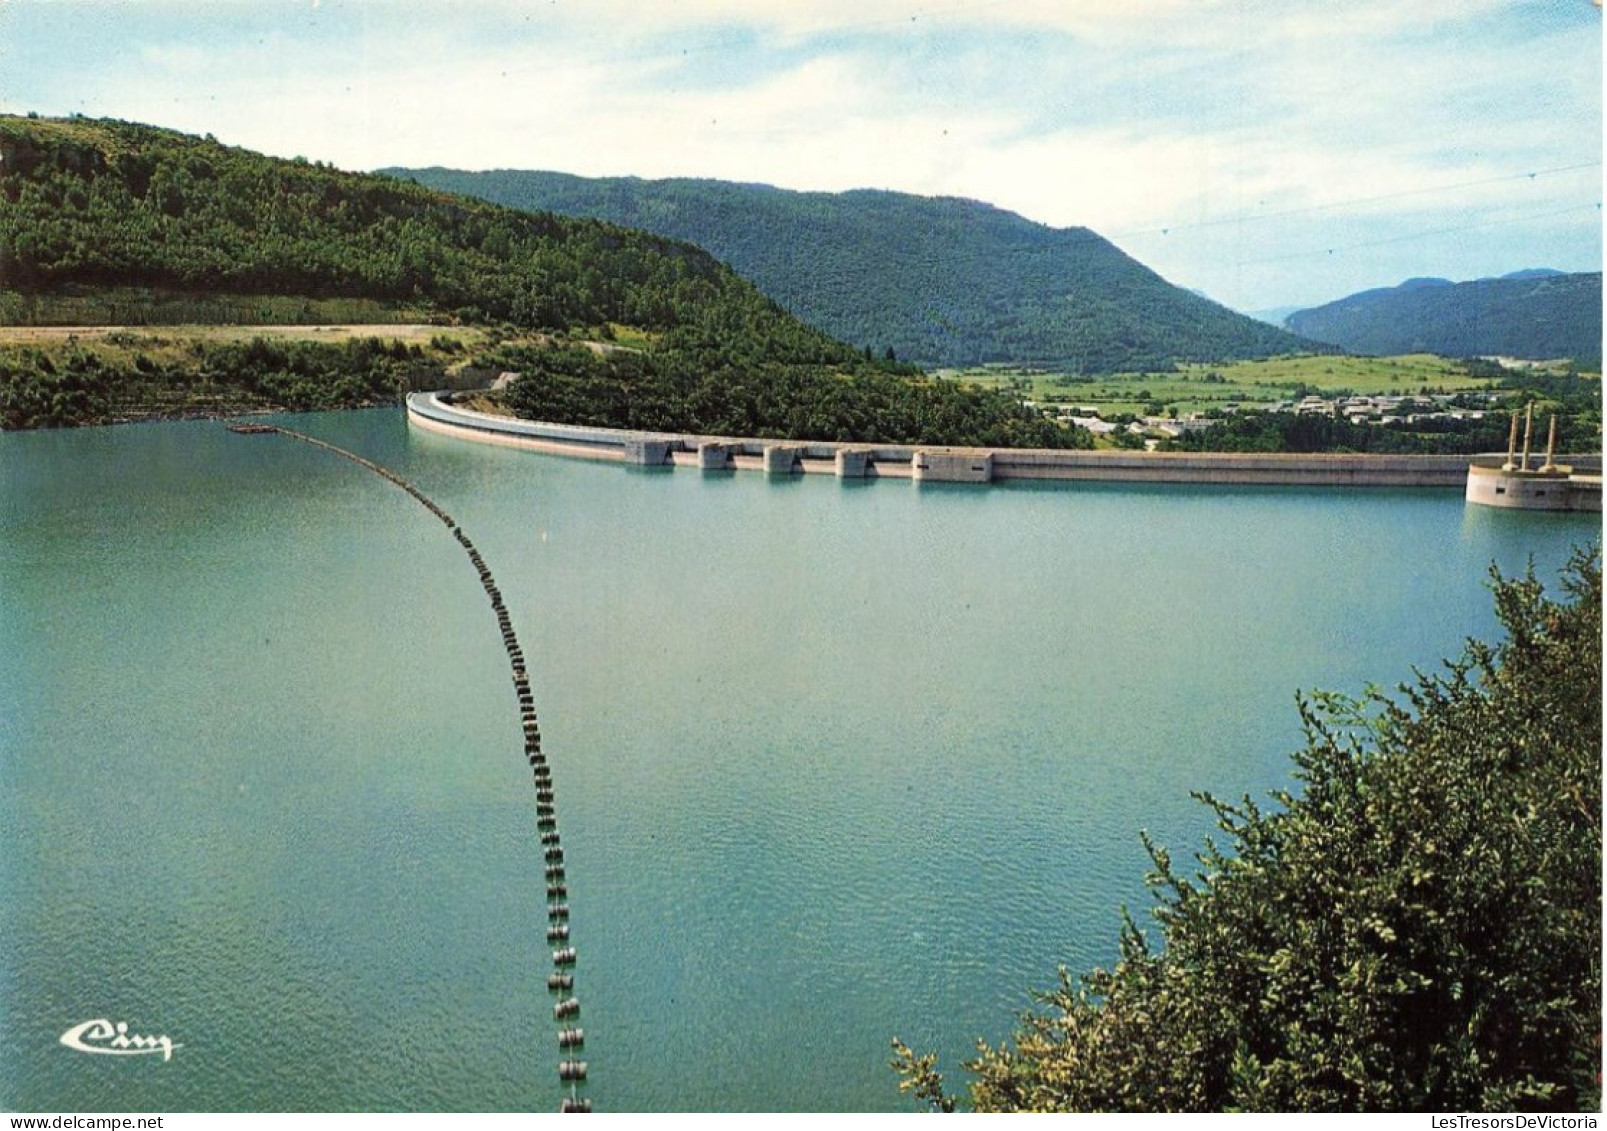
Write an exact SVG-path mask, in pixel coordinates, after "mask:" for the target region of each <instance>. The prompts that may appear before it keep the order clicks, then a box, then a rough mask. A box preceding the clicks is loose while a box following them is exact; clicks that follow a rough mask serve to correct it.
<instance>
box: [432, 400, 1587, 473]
mask: <svg viewBox="0 0 1607 1131" xmlns="http://www.w3.org/2000/svg"><path fill="white" fill-rule="evenodd" d="M407 416H408V421H409V422H410V423H411V424H413V425H415V426H417V427H420V428H425V429H428V430H430V431H436V432H441V433H443V434H446V435H450V436H456V437H458V438H460V439H466V440H478V441H480V442H482V443H493V444H506V445H510V446H513V447H523V448H529V449H532V450H535V451H543V452H548V453H550V454H553V455H565V456H576V457H580V458H585V459H601V460H614V461H618V462H623V463H627V464H632V465H637V466H652V467H656V466H663V465H672V466H678V467H696V468H703V469H705V470H715V469H726V468H732V469H736V470H752V471H768V472H769V473H770V474H771V475H776V474H795V473H799V472H802V473H805V474H822V475H835V476H837V477H839V478H843V479H858V478H908V479H914V480H916V481H918V482H923V483H995V482H1001V481H1004V480H1013V479H1026V480H1033V479H1039V480H1083V481H1088V482H1110V483H1199V484H1217V485H1224V486H1229V485H1237V486H1296V487H1441V488H1445V489H1447V490H1450V489H1454V490H1458V491H1463V490H1465V489H1466V486H1467V479H1468V457H1467V456H1465V455H1369V454H1358V453H1341V454H1321V455H1301V454H1291V453H1241V452H1130V451H1067V450H1061V449H1046V448H958V447H935V446H928V445H910V444H866V443H841V444H839V443H830V442H824V441H818V442H817V441H803V440H775V439H768V440H767V439H758V438H740V437H732V436H694V435H683V434H677V433H662V432H649V433H644V432H628V431H622V430H618V429H611V428H588V427H582V426H578V425H570V424H547V423H542V422H539V421H533V420H515V419H513V418H511V417H503V416H493V415H490V414H488V413H482V412H474V411H472V410H468V409H463V408H458V407H456V406H454V405H452V404H450V403H447V402H446V401H444V400H442V395H441V394H439V393H413V394H411V395H410V396H409V397H408V398H407ZM722 457H723V458H722ZM1598 466H1599V463H1598ZM783 467H785V468H786V470H783Z"/></svg>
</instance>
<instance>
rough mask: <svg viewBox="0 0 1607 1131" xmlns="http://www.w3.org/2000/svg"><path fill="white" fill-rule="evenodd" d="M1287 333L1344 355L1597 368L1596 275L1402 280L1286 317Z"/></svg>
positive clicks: (1534, 274) (1535, 274) (1598, 312)
mask: <svg viewBox="0 0 1607 1131" xmlns="http://www.w3.org/2000/svg"><path fill="white" fill-rule="evenodd" d="M1287 325H1288V326H1289V328H1290V329H1292V330H1294V331H1296V332H1297V333H1300V334H1304V335H1305V336H1307V337H1310V338H1316V339H1317V340H1319V341H1323V342H1331V343H1332V344H1334V345H1337V346H1341V347H1343V348H1344V349H1345V350H1347V351H1348V352H1351V353H1366V354H1379V355H1384V354H1402V353H1438V354H1443V355H1445V356H1447V357H1486V356H1502V357H1519V358H1529V359H1532V360H1554V359H1558V358H1569V359H1571V360H1573V361H1575V362H1577V363H1578V364H1579V365H1581V366H1583V367H1586V368H1591V369H1599V368H1600V367H1601V273H1600V272H1596V273H1594V274H1580V275H1563V274H1556V273H1548V272H1537V271H1523V272H1517V273H1515V274H1513V275H1509V276H1507V277H1506V278H1502V279H1479V280H1476V281H1474V282H1471V283H1452V282H1449V281H1448V280H1445V279H1409V280H1407V281H1406V282H1405V283H1402V284H1401V285H1400V286H1398V287H1388V288H1382V289H1379V290H1372V291H1363V292H1361V293H1360V294H1354V295H1351V296H1349V297H1348V298H1342V299H1340V300H1338V301H1337V302H1331V303H1328V304H1327V305H1326V306H1319V307H1315V308H1313V309H1311V310H1302V311H1298V312H1296V313H1294V314H1291V315H1290V316H1289V318H1288V320H1287Z"/></svg>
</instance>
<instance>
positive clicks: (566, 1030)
mask: <svg viewBox="0 0 1607 1131" xmlns="http://www.w3.org/2000/svg"><path fill="white" fill-rule="evenodd" d="M228 428H229V430H230V431H231V432H237V433H240V434H242V435H267V434H277V435H280V436H288V437H289V438H291V439H292V440H300V441H301V442H302V443H304V444H311V445H312V446H313V447H315V448H323V449H325V450H326V451H330V452H333V453H334V454H335V455H338V456H340V457H342V458H343V459H348V460H350V461H351V462H353V463H355V464H357V465H359V466H360V467H365V468H367V469H368V470H369V471H372V472H373V473H374V474H375V475H378V476H379V477H380V478H381V479H384V480H387V481H388V482H390V483H393V484H395V485H396V486H397V487H400V488H401V489H402V490H404V491H406V492H407V493H408V494H409V495H411V496H413V498H414V499H416V500H417V501H418V502H419V503H420V505H422V506H423V507H424V509H425V510H427V511H429V512H430V513H431V514H433V515H434V516H435V517H436V518H438V519H440V520H441V522H442V523H443V524H445V526H446V528H447V529H448V530H450V531H451V532H452V536H453V537H454V538H456V539H457V540H458V544H459V545H461V546H462V547H463V549H464V552H465V553H467V554H468V556H469V561H470V562H472V563H473V565H474V568H475V570H476V571H477V572H478V573H479V575H480V584H481V586H483V587H484V589H485V593H486V596H487V597H489V598H490V599H491V611H492V612H493V613H495V614H496V618H497V627H498V629H499V631H500V632H501V633H502V646H503V648H504V650H505V651H506V652H507V653H508V664H509V666H510V667H511V668H512V670H513V688H514V694H515V696H516V698H517V699H518V703H519V721H520V726H521V727H522V728H523V731H524V752H525V760H526V761H527V762H528V763H529V764H530V772H531V776H532V777H533V778H534V779H535V786H536V828H537V830H538V831H539V832H540V834H541V845H542V857H543V859H544V860H545V864H546V880H547V942H548V944H549V945H551V946H553V947H554V949H553V952H552V967H553V972H552V973H551V974H549V975H547V990H548V992H549V993H552V994H554V995H555V996H556V998H557V1000H556V1001H555V1002H554V1003H553V1007H552V1018H553V1022H554V1024H555V1026H556V1028H557V1037H558V1052H559V1054H560V1057H561V1059H560V1060H559V1061H558V1080H559V1083H560V1084H561V1085H562V1086H563V1087H564V1088H565V1089H567V1094H565V1095H564V1097H563V1100H562V1103H561V1104H560V1105H559V1110H560V1111H565V1112H587V1111H590V1110H591V1100H590V1098H588V1097H586V1096H583V1095H581V1094H580V1091H581V1086H582V1085H583V1084H585V1082H586V1062H585V1061H584V1060H577V1059H575V1054H576V1053H578V1052H579V1051H580V1050H582V1049H584V1048H585V1046H586V1034H585V1031H584V1030H583V1029H581V1028H580V1027H579V1026H578V1025H576V1024H574V1022H575V1021H576V1020H577V1019H578V1018H579V1017H580V999H579V998H578V997H576V996H575V993H574V988H575V975H574V968H575V963H576V960H577V956H576V952H575V948H574V946H573V945H571V944H570V942H569V902H568V900H569V884H568V878H567V876H566V875H565V872H564V850H563V844H562V842H561V841H560V839H559V836H558V813H557V810H556V808H555V807H554V795H553V788H552V770H551V769H550V768H549V767H548V765H547V759H546V757H545V756H544V755H543V754H542V752H541V724H540V722H539V721H538V720H537V718H536V708H535V697H534V695H533V694H532V693H531V690H530V677H529V676H528V675H527V674H526V671H525V657H524V650H523V649H522V648H520V647H519V638H518V636H517V635H515V633H514V631H513V620H512V618H511V617H509V616H508V608H507V606H506V605H505V604H504V603H503V601H502V593H501V591H500V590H499V589H498V588H497V583H496V579H495V578H493V577H492V576H491V569H490V567H489V566H487V565H486V564H485V559H484V558H483V557H481V555H480V551H479V550H478V549H476V548H475V545H474V543H473V542H472V541H471V540H470V539H469V536H468V535H467V534H465V533H464V532H463V528H462V527H460V526H459V525H458V524H457V522H456V520H454V519H453V518H452V516H451V515H449V514H447V513H446V511H444V510H442V509H441V507H439V506H438V505H436V503H435V501H434V500H433V499H431V498H430V497H429V496H428V495H426V494H424V492H422V491H420V490H419V489H418V488H417V487H415V486H413V484H411V483H409V482H408V481H407V480H406V479H403V478H402V477H401V476H400V475H398V474H396V473H395V472H394V471H392V470H391V469H390V468H388V467H384V466H382V465H381V464H377V463H375V462H374V461H373V460H369V459H364V458H363V457H362V456H360V455H358V454H357V453H355V452H349V451H347V450H346V449H345V448H342V447H338V446H337V445H335V444H331V443H328V442H326V441H324V440H319V439H316V438H314V437H312V436H308V435H306V434H305V433H302V432H297V431H295V430H293V429H290V428H282V427H280V426H279V425H276V424H257V423H243V422H230V423H229V424H228Z"/></svg>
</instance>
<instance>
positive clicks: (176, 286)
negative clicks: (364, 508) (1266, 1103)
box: [0, 117, 848, 361]
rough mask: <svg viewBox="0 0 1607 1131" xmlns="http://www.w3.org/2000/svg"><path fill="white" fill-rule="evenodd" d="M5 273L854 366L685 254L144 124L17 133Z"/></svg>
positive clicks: (700, 256) (32, 286)
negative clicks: (373, 307)
mask: <svg viewBox="0 0 1607 1131" xmlns="http://www.w3.org/2000/svg"><path fill="white" fill-rule="evenodd" d="M0 267H3V272H0V278H3V280H4V289H5V290H7V291H10V292H13V295H18V294H20V295H22V296H24V297H25V298H26V297H30V296H40V295H44V296H49V295H51V294H53V293H59V292H63V291H71V290H73V289H75V288H78V289H82V288H98V287H100V288H110V287H115V288H122V289H126V288H131V287H132V288H151V289H156V290H164V291H177V292H184V293H191V294H211V295H215V294H237V295H267V296H283V295H296V296H305V297H309V298H314V299H329V298H346V299H366V300H380V301H383V302H390V303H398V304H410V305H413V306H415V307H422V308H423V309H425V310H427V311H429V312H431V313H433V314H435V315H438V316H442V317H456V318H459V319H462V320H464V321H467V322H478V321H486V320H496V321H502V322H509V323H512V324H514V325H516V326H519V327H523V328H532V329H559V330H563V329H570V328H572V327H600V326H604V325H606V324H608V323H623V324H627V325H632V326H639V327H646V328H652V329H668V328H671V327H674V326H679V325H686V324H710V325H717V326H719V327H721V328H723V329H724V330H726V331H727V332H729V333H732V334H744V335H748V334H751V335H755V336H758V337H760V338H762V339H764V341H765V342H766V344H767V347H768V349H769V351H770V353H769V356H771V357H772V358H774V359H778V360H779V359H783V358H784V359H785V360H789V361H841V360H844V359H845V358H846V357H847V356H848V351H847V350H846V349H845V348H844V347H842V346H841V345H839V344H838V343H836V342H833V341H831V340H830V339H829V338H827V337H826V336H825V335H823V334H820V333H818V332H816V331H813V330H810V329H808V328H805V327H803V326H801V325H799V324H798V323H797V322H795V321H794V320H793V319H790V318H787V317H785V316H784V315H783V314H782V312H780V311H779V310H778V309H777V308H776V307H775V306H774V305H773V304H772V303H770V302H768V301H767V300H765V299H764V298H763V297H762V296H760V295H759V294H758V293H757V292H756V291H755V290H754V289H753V288H752V287H751V286H750V285H748V284H747V283H745V282H743V281H742V280H740V279H738V278H737V277H736V276H735V275H733V274H732V273H731V272H730V271H729V270H728V269H726V268H725V267H723V266H721V265H720V264H719V263H717V262H716V261H715V260H713V259H712V258H711V257H709V256H708V255H707V254H705V253H703V252H701V251H699V250H698V249H696V248H693V247H690V246H688V245H686V244H684V243H679V242H676V241H671V240H665V239H661V238H657V237H654V236H650V235H647V234H645V233H641V232H632V231H627V230H624V229H622V228H618V227H615V226H613V225H610V224H604V223H599V222H595V221H586V220H575V219H564V218H560V217H556V216H550V215H532V214H529V213H522V212H516V211H513V210H511V209H506V208H497V207H493V206H490V205H487V204H484V203H481V202H479V201H473V200H464V199H459V198H455V197H451V196H448V195H446V194H444V193H440V192H435V191H431V190H427V189H422V188H419V187H416V186H413V185H404V184H399V183H397V182H396V181H395V180H393V179H390V178H383V177H374V176H362V175H355V174H351V173H344V172H340V171H337V170H335V169H332V168H329V167H328V166H323V165H315V164H308V163H306V162H304V161H281V160H276V159H273V158H269V157H265V156H263V155H261V154H257V153H252V152H250V151H248V150H244V149H237V148H233V147H230V146H225V145H221V144H219V143H218V142H216V141H214V140H212V139H210V138H197V137H191V136H186V135H184V134H180V133H175V132H172V131H169V130H162V129H155V128H152V127H149V126H142V125H135V124H131V123H127V122H115V121H89V120H84V119H71V120H66V121H61V120H52V119H33V118H15V117H0ZM10 305H11V307H12V308H13V309H15V310H18V311H19V312H20V316H21V318H22V319H25V318H26V315H27V311H28V310H29V309H30V307H29V305H28V304H27V303H26V302H24V303H22V304H21V305H20V306H19V305H18V304H17V302H16V300H15V298H13V301H12V303H11V304H10Z"/></svg>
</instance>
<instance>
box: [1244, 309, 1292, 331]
mask: <svg viewBox="0 0 1607 1131" xmlns="http://www.w3.org/2000/svg"><path fill="white" fill-rule="evenodd" d="M1304 309H1305V307H1303V306H1274V307H1271V308H1269V309H1267V310H1246V311H1245V312H1244V313H1245V315H1246V316H1247V317H1249V318H1254V319H1255V320H1256V321H1257V322H1265V323H1266V324H1267V325H1268V326H1277V327H1278V328H1279V329H1282V328H1283V320H1284V319H1285V318H1288V317H1289V315H1291V314H1293V313H1294V312H1295V311H1297V310H1304Z"/></svg>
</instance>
